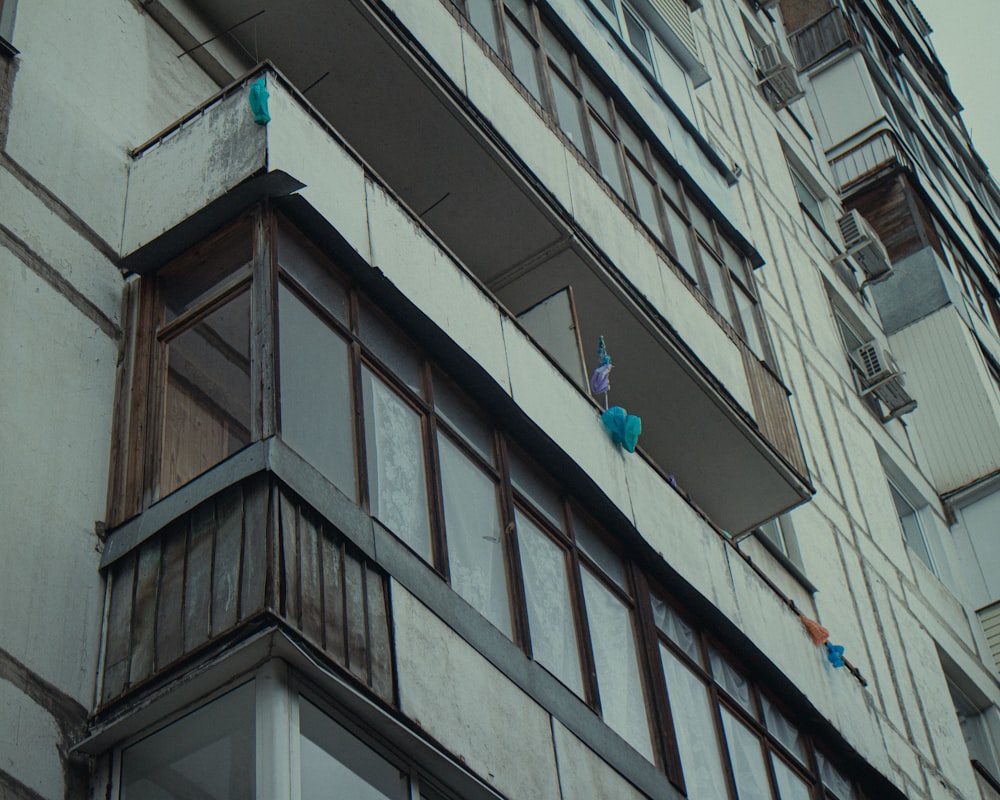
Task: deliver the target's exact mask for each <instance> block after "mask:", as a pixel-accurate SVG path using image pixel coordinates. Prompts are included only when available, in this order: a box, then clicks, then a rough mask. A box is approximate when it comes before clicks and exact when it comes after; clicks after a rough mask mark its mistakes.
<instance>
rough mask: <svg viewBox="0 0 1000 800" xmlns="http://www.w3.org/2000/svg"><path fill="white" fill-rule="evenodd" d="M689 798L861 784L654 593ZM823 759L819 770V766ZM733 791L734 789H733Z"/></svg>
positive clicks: (793, 796) (831, 794) (805, 792)
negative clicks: (821, 749) (852, 780)
mask: <svg viewBox="0 0 1000 800" xmlns="http://www.w3.org/2000/svg"><path fill="white" fill-rule="evenodd" d="M650 603H651V612H652V614H651V617H652V621H653V624H654V626H655V630H656V636H657V638H658V645H659V646H658V656H659V662H660V666H661V670H660V674H662V679H663V684H662V685H663V688H664V689H665V694H666V698H667V702H668V704H669V715H670V719H671V720H672V721H673V726H674V734H675V736H676V742H677V748H678V751H679V756H680V764H681V768H682V771H683V783H684V790H685V792H686V795H687V797H688V798H689V800H717V798H720V797H732V796H739V797H740V798H747V797H750V798H755V800H756V799H758V798H759V799H760V800H772V798H780V800H800V799H801V800H810V798H814V797H818V796H820V795H819V794H817V792H819V791H820V790H819V789H818V787H819V786H823V787H824V789H825V793H824V794H823V795H822V796H823V797H824V798H827V799H828V800H829V799H830V798H836V799H837V800H855V798H856V797H859V796H860V795H857V794H855V791H856V789H855V787H854V786H853V785H852V782H851V781H850V780H849V779H848V778H846V777H845V773H844V772H843V771H842V770H840V769H839V768H837V767H836V766H835V765H834V764H833V763H832V762H831V761H830V760H829V759H828V758H827V757H826V755H825V754H824V753H823V752H822V751H818V750H817V749H816V748H815V745H814V744H813V743H812V742H811V741H810V739H809V737H808V736H807V735H806V734H805V733H804V732H803V731H802V730H801V729H800V728H799V727H798V726H797V725H796V724H795V722H794V720H793V719H792V717H791V715H790V713H789V712H790V709H786V708H784V707H782V706H781V705H780V704H779V703H778V702H777V700H776V699H774V698H773V697H772V696H771V695H770V694H768V693H766V692H765V691H763V689H762V688H761V687H759V686H757V685H756V683H755V682H754V681H753V680H752V679H751V678H750V677H749V676H748V675H747V674H746V673H745V672H744V671H743V670H742V669H741V668H740V667H739V666H738V665H737V664H736V663H734V662H733V661H732V660H731V659H730V658H729V657H728V656H727V655H725V654H724V653H723V652H722V651H721V650H720V649H719V648H718V647H717V646H716V645H715V643H714V642H712V641H711V640H710V639H709V638H708V637H706V636H705V635H704V634H703V633H702V632H700V631H699V630H698V629H697V628H696V627H695V626H694V625H692V624H691V623H689V622H688V621H687V620H686V619H685V618H684V617H682V616H681V614H680V613H678V611H677V610H676V609H675V608H674V606H673V605H672V603H671V602H669V601H668V600H667V599H666V598H665V597H663V596H660V595H658V594H656V593H654V594H652V595H651V597H650ZM814 764H816V765H818V769H817V768H816V767H814V766H813V765H814ZM734 789H735V792H736V794H735V795H734V794H732V791H733V790H734Z"/></svg>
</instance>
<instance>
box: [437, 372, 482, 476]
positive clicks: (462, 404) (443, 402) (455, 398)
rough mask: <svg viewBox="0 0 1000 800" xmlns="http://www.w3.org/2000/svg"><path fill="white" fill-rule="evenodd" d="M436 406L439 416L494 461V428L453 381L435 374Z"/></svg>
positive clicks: (478, 450) (468, 442)
mask: <svg viewBox="0 0 1000 800" xmlns="http://www.w3.org/2000/svg"><path fill="white" fill-rule="evenodd" d="M434 407H435V409H436V411H437V413H438V416H439V417H440V418H441V419H443V420H444V421H445V422H447V423H448V424H449V425H450V426H451V427H452V428H454V429H455V431H456V432H457V433H459V434H460V435H461V436H462V438H463V439H465V441H466V443H467V444H469V445H471V446H472V449H473V450H475V451H476V452H477V453H479V455H481V456H482V457H483V458H484V459H485V460H486V461H489V462H490V463H491V464H492V463H493V429H492V428H491V427H490V426H489V425H487V424H486V423H485V422H484V421H483V420H482V419H480V414H479V412H478V411H477V409H476V408H475V407H474V406H473V405H472V403H471V402H469V401H468V400H467V399H466V398H465V396H464V395H463V394H461V392H460V391H459V390H458V389H457V388H455V386H454V385H453V384H452V382H451V381H449V380H448V379H447V378H445V377H444V376H443V375H441V374H440V373H437V372H436V373H435V374H434Z"/></svg>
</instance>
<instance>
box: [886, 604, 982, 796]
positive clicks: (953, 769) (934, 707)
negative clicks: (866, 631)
mask: <svg viewBox="0 0 1000 800" xmlns="http://www.w3.org/2000/svg"><path fill="white" fill-rule="evenodd" d="M893 613H894V615H895V619H896V622H897V623H898V625H899V633H900V635H901V636H902V640H903V642H904V643H905V647H906V656H905V657H906V663H907V665H908V667H909V672H910V673H911V674H912V676H913V689H914V693H913V694H911V695H910V696H909V698H908V699H909V700H910V709H909V713H910V714H911V715H913V716H916V715H917V714H921V715H922V716H923V719H924V722H925V724H926V727H927V732H928V734H929V736H930V739H931V746H932V750H931V751H930V752H933V753H934V754H935V755H936V760H937V764H938V767H939V768H940V769H941V772H942V774H943V775H945V776H946V777H947V779H948V780H949V782H951V783H952V784H954V785H955V786H957V787H958V788H959V790H960V792H961V795H960V796H962V797H975V796H976V791H977V789H976V783H975V779H974V777H973V775H972V771H971V770H970V768H969V751H968V749H967V748H966V746H965V740H964V738H963V736H962V731H961V729H960V728H959V724H958V717H957V716H956V714H955V703H954V701H953V700H952V697H951V693H950V692H949V691H948V685H947V683H946V682H945V679H944V675H943V674H942V672H941V662H940V660H939V657H938V653H937V649H936V648H935V646H934V642H933V641H932V640H931V638H930V637H929V636H928V635H927V632H926V631H925V630H924V628H923V626H922V625H921V624H920V622H918V621H917V618H916V617H915V616H914V615H913V613H911V610H910V609H909V608H907V607H905V606H904V605H902V604H899V603H897V604H894V607H893ZM913 706H917V707H916V708H913ZM925 752H927V751H926V750H925Z"/></svg>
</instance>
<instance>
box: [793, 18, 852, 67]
mask: <svg viewBox="0 0 1000 800" xmlns="http://www.w3.org/2000/svg"><path fill="white" fill-rule="evenodd" d="M858 41H859V40H858V34H857V32H856V31H855V30H854V29H853V28H852V27H851V24H850V22H849V21H848V19H847V17H846V16H845V15H844V12H843V11H842V10H841V9H839V8H832V9H830V11H828V12H827V13H826V14H824V15H823V16H821V17H818V18H817V19H815V20H813V21H812V22H810V23H809V24H808V25H806V26H805V27H803V28H800V29H799V30H797V31H795V32H794V33H792V34H790V35H789V37H788V43H789V45H791V48H792V52H793V53H794V54H795V63H796V64H797V65H798V68H799V70H800V71H801V70H804V69H808V68H809V67H811V66H812V65H813V64H816V63H818V62H819V61H822V60H823V59H824V58H826V57H827V56H828V55H830V54H831V53H834V52H836V51H837V50H839V49H840V48H841V47H843V46H845V45H851V44H857V43H858Z"/></svg>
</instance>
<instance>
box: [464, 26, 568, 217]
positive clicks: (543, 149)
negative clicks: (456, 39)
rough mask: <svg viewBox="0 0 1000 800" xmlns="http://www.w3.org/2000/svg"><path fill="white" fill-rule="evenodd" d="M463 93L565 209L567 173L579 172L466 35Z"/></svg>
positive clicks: (549, 131)
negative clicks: (465, 92) (465, 93)
mask: <svg viewBox="0 0 1000 800" xmlns="http://www.w3.org/2000/svg"><path fill="white" fill-rule="evenodd" d="M462 49H463V54H464V57H465V77H466V91H467V94H468V98H469V100H470V101H471V102H472V103H473V104H474V105H475V106H476V108H477V109H478V110H479V112H480V113H482V114H483V116H484V117H486V119H487V120H489V122H490V124H492V125H493V126H494V127H495V128H496V129H497V131H498V132H499V133H500V135H501V136H502V137H503V138H504V139H505V140H506V141H507V142H508V143H509V144H510V145H511V147H513V148H514V150H515V151H516V152H517V154H518V155H519V156H520V157H521V158H522V159H524V161H525V163H526V164H527V166H528V168H529V169H530V170H531V171H532V172H533V173H534V174H535V175H537V176H538V178H539V179H540V180H541V181H542V182H543V183H544V184H545V187H546V189H547V190H548V191H549V192H551V193H552V194H553V195H554V196H555V197H556V198H557V199H558V200H559V202H560V203H561V204H562V205H563V206H564V207H565V208H569V207H570V203H569V198H570V194H569V186H568V182H567V177H566V174H567V170H573V169H580V167H579V166H578V165H577V164H576V161H575V159H574V158H573V157H572V156H570V155H568V154H567V152H566V145H564V144H563V143H562V141H561V140H560V138H559V137H558V136H557V135H556V133H555V132H554V131H553V130H552V129H551V128H549V126H548V124H547V122H546V120H545V119H544V118H543V117H542V116H540V115H539V114H538V113H537V112H536V111H535V110H534V108H532V106H531V104H530V103H526V102H525V101H524V98H523V97H522V96H521V94H520V92H519V91H518V88H517V87H515V86H514V84H512V83H511V82H510V80H508V78H507V76H506V75H505V74H504V73H503V72H501V71H500V70H498V69H497V67H496V65H495V64H494V63H493V61H492V60H491V59H490V57H489V56H488V55H487V54H486V53H485V52H483V49H482V47H480V45H479V43H478V42H476V41H475V40H474V39H473V38H472V37H471V36H470V35H469V34H468V33H465V32H463V34H462Z"/></svg>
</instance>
